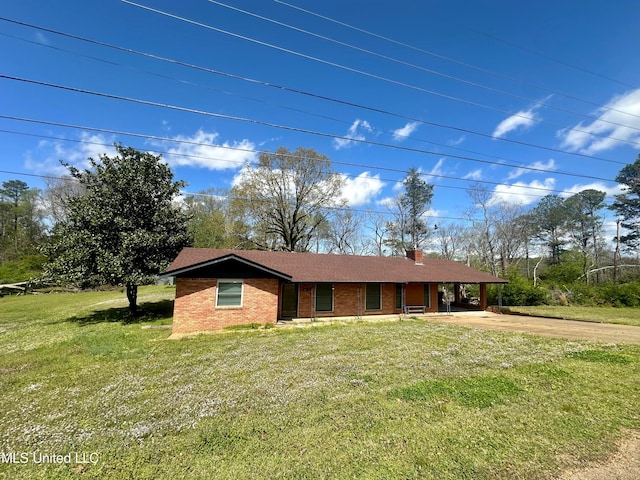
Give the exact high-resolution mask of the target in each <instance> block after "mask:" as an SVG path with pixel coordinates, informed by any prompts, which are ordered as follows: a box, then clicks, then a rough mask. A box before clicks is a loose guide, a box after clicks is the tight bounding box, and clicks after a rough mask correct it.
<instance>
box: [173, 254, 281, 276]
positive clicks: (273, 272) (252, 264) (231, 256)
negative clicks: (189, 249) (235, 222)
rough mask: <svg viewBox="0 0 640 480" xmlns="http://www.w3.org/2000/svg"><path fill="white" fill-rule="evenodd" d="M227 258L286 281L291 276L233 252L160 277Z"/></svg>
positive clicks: (187, 271) (226, 259)
mask: <svg viewBox="0 0 640 480" xmlns="http://www.w3.org/2000/svg"><path fill="white" fill-rule="evenodd" d="M229 260H236V261H238V262H240V263H243V264H245V265H247V266H250V267H253V268H256V269H258V270H262V271H263V272H266V273H269V274H271V275H273V276H275V277H278V278H281V279H283V280H287V281H289V282H290V281H291V280H292V277H291V275H287V274H286V273H283V272H279V271H278V270H274V269H272V268H269V267H266V266H264V265H262V264H260V263H256V262H253V261H251V260H248V259H246V258H243V257H241V256H239V255H236V254H234V253H231V254H228V255H224V256H222V257H218V258H213V259H210V260H205V261H204V262H199V263H195V264H193V265H188V266H186V267H181V268H178V269H175V270H169V271H167V272H165V273H163V274H162V275H160V277H161V278H163V277H175V276H177V275H182V274H184V273H189V272H192V271H194V270H200V269H201V268H206V267H210V266H213V265H216V264H218V263H222V262H226V261H229Z"/></svg>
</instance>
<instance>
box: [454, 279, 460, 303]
mask: <svg viewBox="0 0 640 480" xmlns="http://www.w3.org/2000/svg"><path fill="white" fill-rule="evenodd" d="M453 296H454V299H453V303H454V304H455V305H460V304H461V303H462V291H461V290H460V284H459V283H454V284H453Z"/></svg>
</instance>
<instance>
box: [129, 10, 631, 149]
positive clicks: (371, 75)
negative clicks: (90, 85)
mask: <svg viewBox="0 0 640 480" xmlns="http://www.w3.org/2000/svg"><path fill="white" fill-rule="evenodd" d="M120 1H121V2H123V3H126V4H128V5H132V6H134V7H138V8H141V9H143V10H147V11H150V12H153V13H157V14H160V15H164V16H167V17H169V18H173V19H175V20H180V21H183V22H186V23H189V24H191V25H195V26H198V27H203V28H206V29H209V30H212V31H215V32H218V33H222V34H224V35H228V36H231V37H234V38H238V39H241V40H245V41H248V42H251V43H255V44H257V45H261V46H264V47H268V48H272V49H274V50H278V51H281V52H284V53H287V54H290V55H295V56H297V57H301V58H305V59H307V60H312V61H314V62H318V63H322V64H324V65H329V66H331V67H335V68H339V69H341V70H345V71H348V72H352V73H356V74H358V75H363V76H365V77H368V78H373V79H375V80H380V81H383V82H387V83H390V84H392V85H396V86H400V87H405V88H409V89H412V90H416V91H419V92H422V93H427V94H430V95H434V96H437V97H441V98H444V99H447V100H452V101H456V102H460V103H464V104H467V105H471V106H474V107H478V108H484V109H486V110H492V111H495V112H500V113H503V114H506V115H509V117H518V118H522V119H525V120H527V121H533V122H536V123H544V124H547V125H551V126H553V127H556V128H561V129H564V130H567V131H574V132H578V133H582V134H585V135H589V136H593V137H600V138H607V139H609V140H614V141H616V142H620V143H627V144H630V145H637V146H640V142H635V141H632V140H624V139H621V138H616V137H612V136H610V135H601V134H599V133H594V132H589V131H587V130H581V129H579V128H575V127H571V128H566V127H565V126H564V125H560V124H557V123H553V122H548V121H546V120H540V119H536V118H534V117H532V116H527V115H522V114H520V113H515V114H514V113H511V112H509V111H507V110H503V109H500V108H497V107H492V106H490V105H485V104H481V103H478V102H474V101H471V100H465V99H462V98H459V97H455V96H453V95H447V94H444V93H440V92H436V91H434V90H429V89H426V88H423V87H419V86H417V85H413V84H410V83H406V82H402V81H400V80H393V79H391V78H388V77H384V76H382V75H377V74H374V73H370V72H366V71H364V70H360V69H357V68H353V67H349V66H347V65H342V64H340V63H336V62H332V61H329V60H324V59H321V58H319V57H314V56H312V55H307V54H305V53H301V52H298V51H295V50H292V49H289V48H285V47H280V46H278V45H274V44H271V43H268V42H264V41H262V40H257V39H255V38H252V37H248V36H246V35H240V34H238V33H234V32H230V31H228V30H224V29H221V28H217V27H214V26H212V25H208V24H206V23H202V22H198V21H195V20H191V19H188V18H186V17H181V16H179V15H175V14H172V13H169V12H165V11H163V10H159V9H156V8H152V7H149V6H146V5H142V4H139V3H135V2H132V1H130V0H120Z"/></svg>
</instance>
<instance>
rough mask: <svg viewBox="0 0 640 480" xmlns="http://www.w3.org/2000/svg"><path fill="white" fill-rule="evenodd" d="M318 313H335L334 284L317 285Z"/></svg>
mask: <svg viewBox="0 0 640 480" xmlns="http://www.w3.org/2000/svg"><path fill="white" fill-rule="evenodd" d="M316 312H333V283H318V284H316Z"/></svg>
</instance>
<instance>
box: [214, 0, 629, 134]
mask: <svg viewBox="0 0 640 480" xmlns="http://www.w3.org/2000/svg"><path fill="white" fill-rule="evenodd" d="M208 1H209V3H213V4H214V5H218V6H220V7H223V8H228V9H230V10H233V11H236V12H239V13H242V14H244V15H248V16H251V17H254V18H258V19H260V20H263V21H265V22H269V23H273V24H275V25H279V26H281V27H284V28H288V29H290V30H294V31H296V32H300V33H303V34H305V35H310V36H312V37H315V38H319V39H321V40H324V41H327V42H331V43H334V44H336V45H340V46H343V47H347V48H350V49H352V50H356V51H358V52H362V53H366V54H368V55H372V56H374V57H377V58H382V59H383V60H388V61H390V62H394V63H397V64H400V65H404V66H405V67H410V68H414V69H416V70H420V71H422V72H426V73H429V74H431V75H436V76H439V77H442V78H446V79H449V80H453V81H456V82H460V83H463V84H465V85H470V86H472V87H476V88H480V89H483V90H487V91H489V92H493V93H497V94H499V95H504V96H507V97H511V98H516V99H518V100H524V101H526V102H528V103H530V104H533V105H535V106H537V107H547V108H550V109H552V110H556V111H558V112H562V113H569V114H571V115H575V116H578V117H584V118H588V119H590V120H594V121H595V120H597V121H599V122H602V123H607V124H610V125H616V126H619V127H627V128H630V129H632V130H640V128H639V127H634V126H631V125H625V124H623V123H618V122H613V121H611V120H604V119H600V118H598V117H596V116H594V115H589V114H585V113H579V112H575V111H573V110H569V109H566V108H561V107H557V106H555V105H552V104H549V103H545V102H543V101H540V100H534V99H532V98H528V97H524V96H522V95H518V94H515V93H511V92H507V91H505V90H501V89H499V88H494V87H490V86H488V85H482V84H480V83H476V82H472V81H470V80H465V79H464V78H460V77H456V76H454V75H449V74H447V73H444V72H439V71H437V70H433V69H430V68H426V67H423V66H421V65H416V64H415V63H411V62H406V61H404V60H400V59H398V58H395V57H390V56H388V55H384V54H382V53H378V52H375V51H373V50H368V49H366V48H362V47H358V46H357V45H353V44H350V43H346V42H342V41H340V40H336V39H334V38H331V37H327V36H325V35H320V34H318V33H315V32H311V31H309V30H304V29H302V28H298V27H296V26H294V25H290V24H288V23H284V22H280V21H278V20H274V19H272V18H269V17H265V16H263V15H258V14H256V13H253V12H250V11H248V10H243V9H240V8H237V7H234V6H231V5H227V4H225V3H222V2H218V1H217V0H208ZM601 108H602V107H601ZM629 115H632V116H634V117H640V116H639V115H633V114H629Z"/></svg>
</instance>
